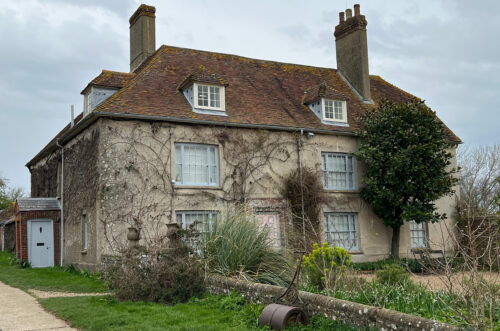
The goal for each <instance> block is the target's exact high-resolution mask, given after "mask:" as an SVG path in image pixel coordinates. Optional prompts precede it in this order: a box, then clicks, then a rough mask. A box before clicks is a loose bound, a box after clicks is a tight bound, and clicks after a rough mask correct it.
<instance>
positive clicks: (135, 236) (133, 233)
mask: <svg viewBox="0 0 500 331" xmlns="http://www.w3.org/2000/svg"><path fill="white" fill-rule="evenodd" d="M127 239H128V240H130V241H137V240H139V230H137V229H136V228H128V233H127Z"/></svg>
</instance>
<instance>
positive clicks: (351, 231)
mask: <svg viewBox="0 0 500 331" xmlns="http://www.w3.org/2000/svg"><path fill="white" fill-rule="evenodd" d="M335 216H347V218H348V222H347V225H348V230H347V231H334V230H335V229H330V222H329V221H330V218H334V217H335ZM351 220H352V221H353V222H352V228H351V222H350V221H351ZM335 232H344V233H345V232H347V234H348V241H349V242H352V241H353V240H354V241H355V243H356V244H355V245H353V246H352V247H345V245H343V244H341V243H338V242H336V241H335V240H334V239H333V238H332V237H331V234H332V233H335ZM325 237H326V238H325V239H326V241H327V242H328V243H330V244H333V245H335V246H337V247H342V248H345V249H347V250H348V251H359V226H358V214H356V213H338V212H332V213H325Z"/></svg>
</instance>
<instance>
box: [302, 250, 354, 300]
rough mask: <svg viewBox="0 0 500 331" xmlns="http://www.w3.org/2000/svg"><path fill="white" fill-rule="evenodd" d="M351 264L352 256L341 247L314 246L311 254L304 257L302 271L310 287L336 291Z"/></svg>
mask: <svg viewBox="0 0 500 331" xmlns="http://www.w3.org/2000/svg"><path fill="white" fill-rule="evenodd" d="M350 264H351V255H350V254H349V253H347V250H345V249H344V248H341V247H336V246H330V245H329V244H328V243H327V242H325V243H324V244H323V246H319V245H318V244H314V245H313V251H312V252H311V254H309V255H307V256H305V257H304V261H303V262H302V270H303V273H304V275H305V276H306V279H307V281H308V282H309V284H310V285H312V286H315V287H317V288H318V289H320V290H321V289H326V290H335V289H336V288H337V285H338V284H339V282H340V281H341V279H342V278H344V277H345V271H346V269H347V267H348V266H349V265H350Z"/></svg>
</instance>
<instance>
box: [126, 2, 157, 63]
mask: <svg viewBox="0 0 500 331" xmlns="http://www.w3.org/2000/svg"><path fill="white" fill-rule="evenodd" d="M155 12H156V8H155V7H153V6H148V5H140V6H139V8H137V10H136V11H135V13H134V14H133V15H132V16H131V17H130V20H129V22H130V72H133V71H134V70H135V69H137V67H139V66H140V65H141V63H142V62H143V61H144V60H145V59H147V58H148V57H149V56H150V55H151V54H153V53H154V52H155V51H156V43H155Z"/></svg>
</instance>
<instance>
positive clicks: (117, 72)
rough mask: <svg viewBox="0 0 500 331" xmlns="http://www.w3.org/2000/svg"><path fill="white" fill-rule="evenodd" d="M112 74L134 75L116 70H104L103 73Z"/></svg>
mask: <svg viewBox="0 0 500 331" xmlns="http://www.w3.org/2000/svg"><path fill="white" fill-rule="evenodd" d="M103 72H112V73H115V74H122V75H134V73H133V72H124V71H116V70H109V69H102V72H101V73H103Z"/></svg>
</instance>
